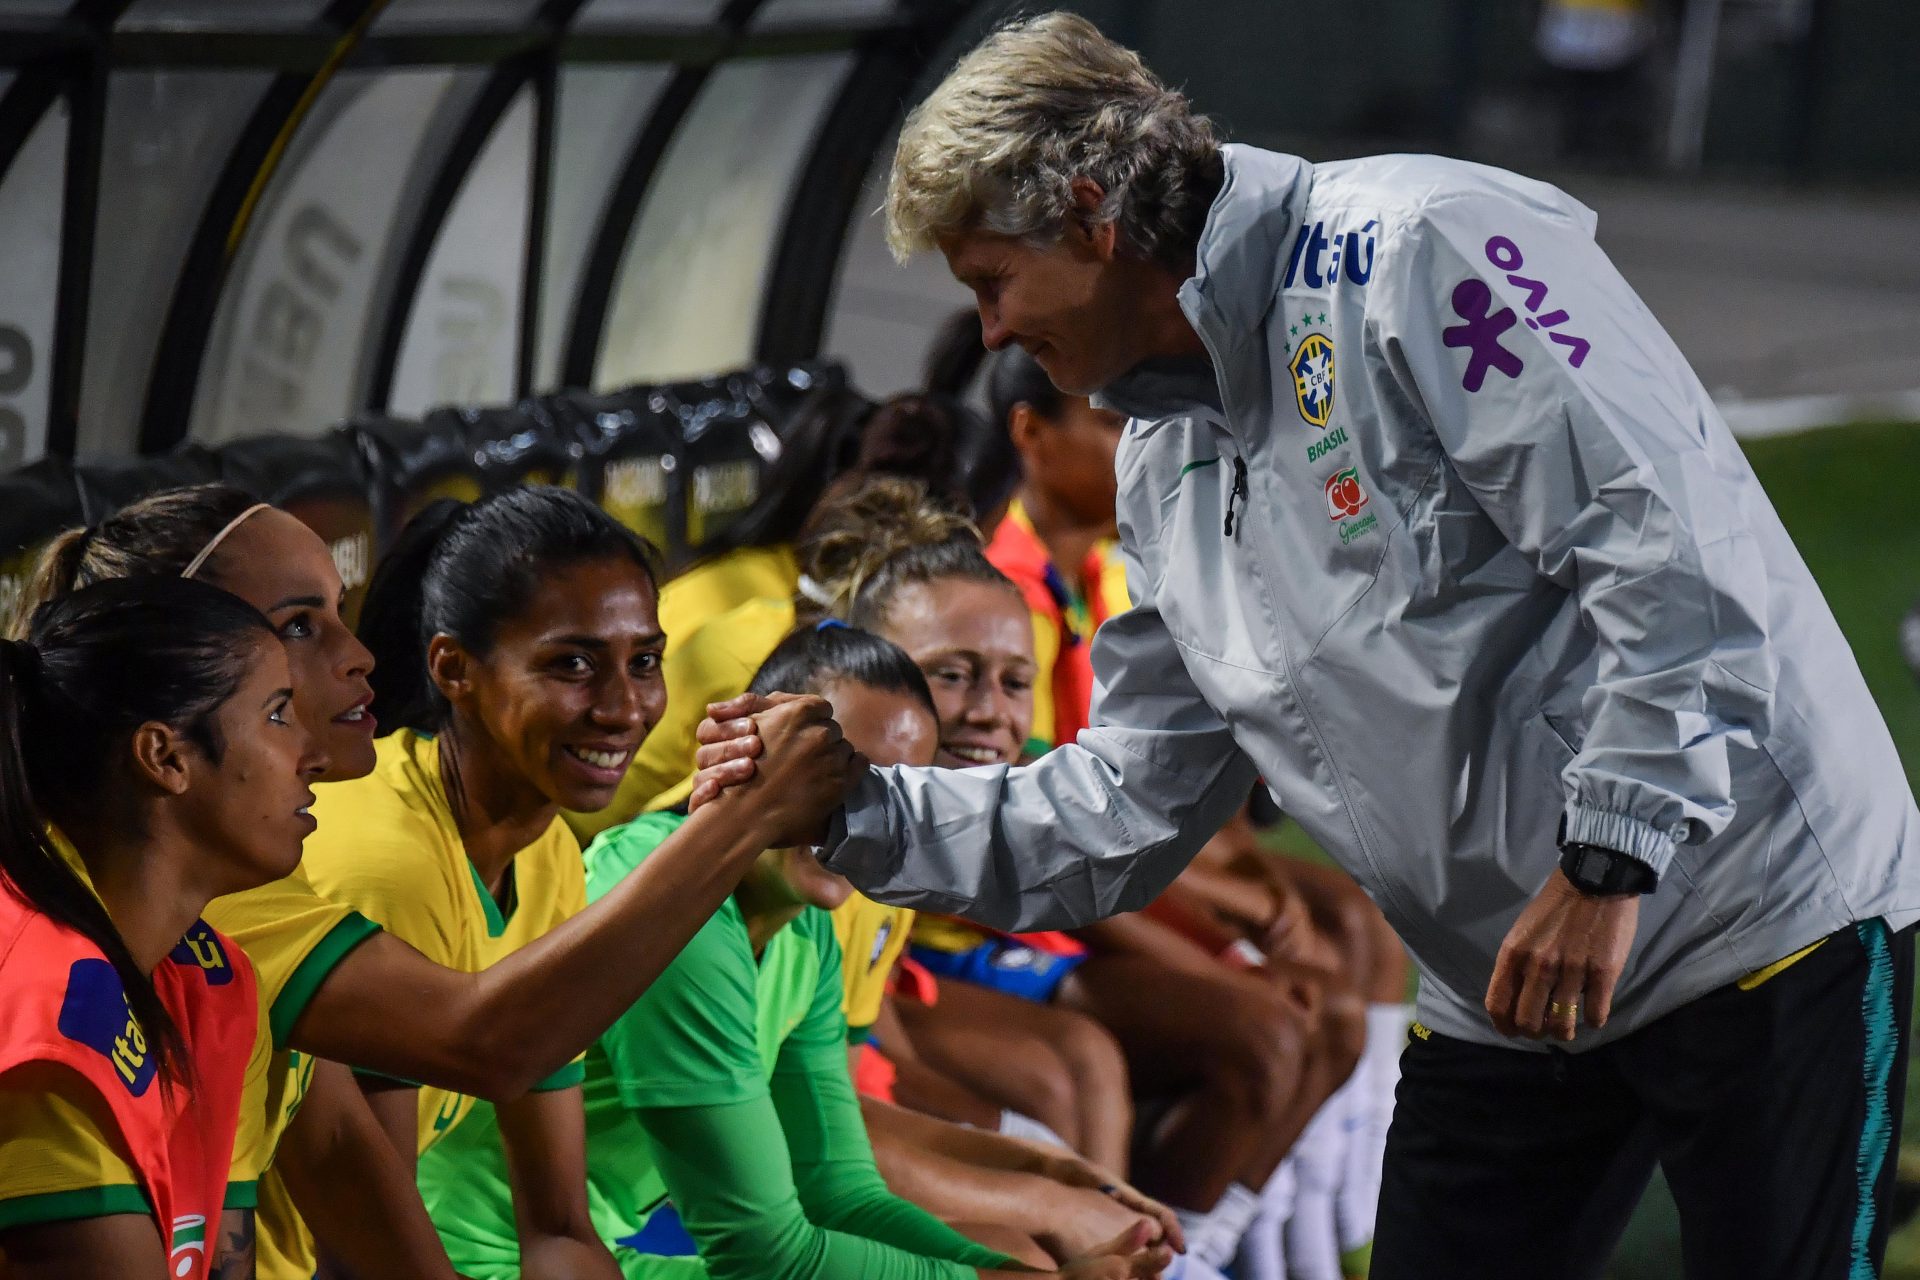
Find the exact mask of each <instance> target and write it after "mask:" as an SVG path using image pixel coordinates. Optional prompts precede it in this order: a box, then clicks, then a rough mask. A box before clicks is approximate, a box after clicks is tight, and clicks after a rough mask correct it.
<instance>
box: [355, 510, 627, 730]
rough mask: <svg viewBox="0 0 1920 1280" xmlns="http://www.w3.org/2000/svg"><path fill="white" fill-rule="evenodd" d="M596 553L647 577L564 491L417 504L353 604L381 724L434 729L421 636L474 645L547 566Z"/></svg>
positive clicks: (604, 523)
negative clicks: (359, 603) (370, 663)
mask: <svg viewBox="0 0 1920 1280" xmlns="http://www.w3.org/2000/svg"><path fill="white" fill-rule="evenodd" d="M608 559H617V560H627V561H630V562H632V563H633V564H634V565H635V566H636V567H637V568H639V569H640V570H641V571H642V572H643V573H645V574H646V575H647V577H648V578H649V579H650V580H652V581H653V582H655V583H656V584H657V583H658V581H659V573H658V570H657V567H656V566H657V564H658V557H657V556H656V555H655V553H654V550H653V548H652V547H651V546H650V545H648V543H647V542H646V540H645V539H643V538H641V537H640V536H639V535H637V534H635V533H634V532H633V531H631V530H630V529H628V528H626V527H625V526H624V525H622V524H620V523H619V522H618V521H617V520H615V519H614V518H613V517H612V516H610V515H608V514H607V513H606V512H604V511H602V510H601V509H600V508H599V507H596V506H595V505H593V503H591V502H589V501H587V499H585V498H583V497H581V496H580V495H579V494H577V493H575V492H574V491H573V490H571V489H557V488H553V487H551V486H548V485H531V486H528V487H525V488H520V489H507V490H503V491H501V492H499V493H494V494H489V495H488V496H486V497H484V498H482V499H480V501H478V502H475V503H472V504H468V503H463V502H459V501H456V500H454V499H452V498H443V499H441V500H440V501H439V502H436V503H434V504H432V505H431V506H429V507H427V508H426V509H425V510H424V511H422V512H420V514H418V515H416V516H415V517H414V518H413V519H412V520H409V521H408V522H407V527H406V528H405V529H403V530H401V532H400V537H399V540H398V541H397V542H395V543H394V545H393V549H392V550H390V551H388V552H387V554H386V555H385V557H383V558H382V559H381V561H380V567H379V568H378V569H376V570H375V571H374V575H373V581H372V583H370V584H369V585H368V587H367V598H366V603H365V604H363V605H362V606H361V608H360V627H359V635H360V642H361V643H362V644H364V645H366V646H367V648H368V649H369V650H371V651H372V653H373V658H374V667H373V676H372V680H373V692H374V706H375V707H376V708H377V709H378V710H379V712H380V721H381V723H382V724H384V725H386V726H387V727H388V728H389V729H390V730H391V729H397V728H407V729H412V730H415V731H416V732H419V733H437V732H438V731H440V730H441V729H443V728H445V727H446V723H447V715H448V707H447V704H446V699H444V698H443V697H441V696H440V690H439V689H438V688H436V687H435V685H434V683H433V679H432V677H431V676H429V675H428V673H427V642H428V641H429V640H431V639H432V638H433V637H434V636H436V635H447V636H451V637H453V638H454V639H455V640H457V641H459V642H460V645H461V647H462V648H464V649H466V650H467V651H468V652H469V653H473V654H478V655H484V654H486V653H487V652H488V651H489V650H491V649H492V648H493V641H494V637H495V635H496V634H497V633H498V631H499V628H500V624H501V623H502V622H505V621H507V620H508V619H511V618H516V617H518V616H520V614H521V613H522V612H523V611H524V610H525V609H526V607H527V605H528V602H529V601H531V600H532V599H533V593H534V591H535V590H536V589H537V588H538V587H539V585H540V582H541V580H542V579H543V578H544V577H545V576H546V575H547V574H548V573H550V572H551V571H553V570H555V569H560V568H564V567H566V566H568V565H575V564H585V563H590V562H594V561H600V560H608Z"/></svg>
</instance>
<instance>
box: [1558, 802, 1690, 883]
mask: <svg viewBox="0 0 1920 1280" xmlns="http://www.w3.org/2000/svg"><path fill="white" fill-rule="evenodd" d="M1562 839H1563V840H1565V841H1566V843H1568V844H1594V845H1599V846H1600V847H1601V848H1602V849H1613V850H1616V851H1618V852H1620V853H1624V854H1626V855H1628V856H1629V857H1633V858H1638V859H1639V860H1640V861H1642V862H1644V863H1646V864H1647V865H1648V866H1649V867H1651V868H1653V874H1654V875H1655V876H1664V875H1666V874H1667V865H1668V864H1669V863H1671V862H1672V861H1673V851H1674V848H1675V840H1674V837H1673V835H1672V834H1670V833H1668V832H1666V831H1662V830H1661V829H1660V828H1659V827H1656V826H1654V825H1653V824H1652V823H1649V822H1642V821H1640V819H1638V818H1635V817H1631V816H1629V815H1627V814H1624V813H1615V812H1613V811H1612V810H1609V809H1591V808H1588V807H1587V806H1586V805H1581V804H1570V805H1568V806H1567V830H1566V834H1565V835H1564V836H1563V837H1562Z"/></svg>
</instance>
